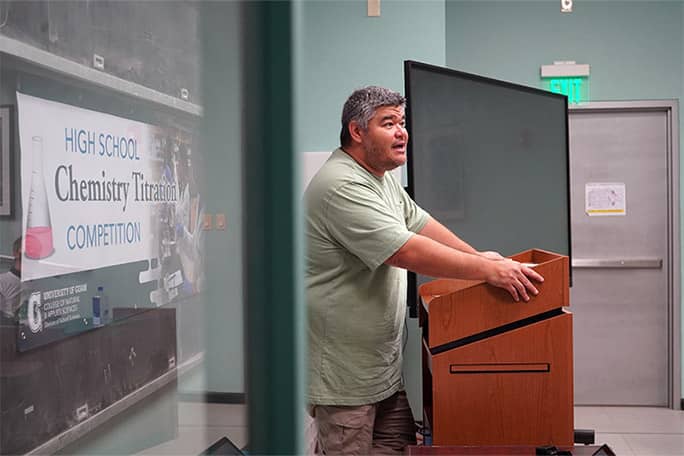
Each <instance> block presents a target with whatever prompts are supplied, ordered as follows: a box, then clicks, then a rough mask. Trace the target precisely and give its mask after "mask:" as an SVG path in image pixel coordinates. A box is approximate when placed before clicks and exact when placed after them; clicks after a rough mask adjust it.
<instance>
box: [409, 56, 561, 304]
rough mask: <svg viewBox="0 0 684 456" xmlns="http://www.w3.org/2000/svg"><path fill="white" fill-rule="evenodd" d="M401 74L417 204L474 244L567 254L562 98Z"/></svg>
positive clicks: (416, 72) (448, 73)
mask: <svg viewBox="0 0 684 456" xmlns="http://www.w3.org/2000/svg"><path fill="white" fill-rule="evenodd" d="M404 80H405V84H406V97H407V108H406V118H407V119H406V120H407V126H408V129H409V133H410V135H411V138H410V141H409V148H408V191H409V194H410V195H411V196H412V197H413V198H414V200H415V201H416V202H417V203H418V204H419V205H420V206H421V207H422V208H424V209H425V210H427V211H428V212H429V213H430V214H431V215H432V216H433V217H434V218H435V219H437V220H439V221H440V222H441V223H443V224H444V225H446V226H447V227H448V228H449V229H451V230H452V231H454V232H455V233H456V234H457V235H458V236H459V237H461V238H462V239H463V240H465V241H466V242H468V243H469V244H471V245H472V246H473V247H475V248H476V249H478V250H496V251H498V252H500V253H501V254H503V255H512V254H514V253H517V252H520V251H523V250H528V249H531V248H539V249H544V250H549V251H552V252H556V253H560V254H564V255H568V256H570V192H569V182H570V179H569V163H568V114H567V113H568V103H567V97H565V96H564V95H559V94H555V93H551V92H547V91H545V90H540V89H536V88H531V87H526V86H522V85H518V84H512V83H510V82H504V81H499V80H496V79H491V78H486V77H483V76H478V75H475V74H469V73H464V72H462V71H455V70H451V69H447V68H442V67H437V66H433V65H427V64H424V63H418V62H413V61H406V62H405V63H404ZM570 269H572V268H570ZM427 280H429V278H426V277H421V276H418V277H417V278H416V276H415V275H414V274H411V276H410V277H409V306H410V307H411V309H412V315H414V316H415V309H416V304H417V285H419V284H420V283H423V282H425V281H427Z"/></svg>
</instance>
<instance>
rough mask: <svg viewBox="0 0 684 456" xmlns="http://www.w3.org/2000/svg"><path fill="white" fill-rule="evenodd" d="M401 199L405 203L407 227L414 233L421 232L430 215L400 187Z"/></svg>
mask: <svg viewBox="0 0 684 456" xmlns="http://www.w3.org/2000/svg"><path fill="white" fill-rule="evenodd" d="M399 191H400V192H401V197H402V199H403V201H404V218H405V220H406V227H407V228H408V229H409V230H410V231H413V232H414V233H418V232H420V230H422V229H423V228H424V227H425V225H427V222H428V220H429V219H430V214H428V213H427V212H426V211H425V210H424V209H423V208H422V207H420V206H418V205H417V204H416V202H415V201H413V200H412V199H411V197H410V196H409V195H408V193H406V191H405V190H404V189H403V188H401V187H399Z"/></svg>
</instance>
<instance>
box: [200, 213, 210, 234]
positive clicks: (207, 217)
mask: <svg viewBox="0 0 684 456" xmlns="http://www.w3.org/2000/svg"><path fill="white" fill-rule="evenodd" d="M202 229H203V230H204V231H209V230H211V229H213V220H212V216H211V214H204V218H203V219H202Z"/></svg>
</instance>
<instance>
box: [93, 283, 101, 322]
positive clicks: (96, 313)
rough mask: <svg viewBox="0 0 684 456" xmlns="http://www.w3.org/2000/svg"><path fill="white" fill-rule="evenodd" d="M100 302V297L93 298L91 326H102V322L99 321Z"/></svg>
mask: <svg viewBox="0 0 684 456" xmlns="http://www.w3.org/2000/svg"><path fill="white" fill-rule="evenodd" d="M98 292H99V290H98ZM101 300H102V298H101V297H100V295H95V296H93V326H100V325H101V324H102V320H101V319H100V311H101V305H100V304H101Z"/></svg>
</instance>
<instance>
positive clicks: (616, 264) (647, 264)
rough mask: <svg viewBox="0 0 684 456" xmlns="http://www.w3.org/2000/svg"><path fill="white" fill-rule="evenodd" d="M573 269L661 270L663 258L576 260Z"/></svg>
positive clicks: (573, 261)
mask: <svg viewBox="0 0 684 456" xmlns="http://www.w3.org/2000/svg"><path fill="white" fill-rule="evenodd" d="M572 267H573V268H587V269H589V268H596V269H598V268H610V269H661V268H662V267H663V259H662V258H622V259H620V258H617V259H612V258H611V259H608V258H574V259H573V260H572Z"/></svg>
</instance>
